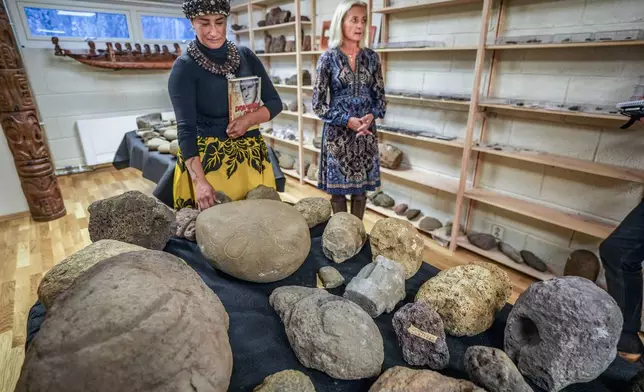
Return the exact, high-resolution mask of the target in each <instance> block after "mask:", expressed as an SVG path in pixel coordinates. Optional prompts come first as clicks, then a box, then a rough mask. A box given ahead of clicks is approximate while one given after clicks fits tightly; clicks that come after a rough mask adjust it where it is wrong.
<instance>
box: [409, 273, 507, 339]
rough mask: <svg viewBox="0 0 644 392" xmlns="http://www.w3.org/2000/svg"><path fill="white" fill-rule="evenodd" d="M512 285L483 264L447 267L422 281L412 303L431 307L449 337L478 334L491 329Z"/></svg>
mask: <svg viewBox="0 0 644 392" xmlns="http://www.w3.org/2000/svg"><path fill="white" fill-rule="evenodd" d="M511 293H512V286H511V284H510V277H509V276H508V274H507V273H506V272H505V271H503V270H502V269H500V268H499V267H497V266H495V265H493V264H490V263H483V262H476V263H472V264H468V265H459V266H457V267H452V268H448V269H446V270H443V271H441V272H439V273H438V275H436V276H434V277H433V278H431V279H429V280H428V281H427V282H425V283H424V284H423V285H422V286H421V287H420V289H419V290H418V293H417V294H416V300H415V301H416V302H421V303H425V304H428V305H430V306H431V307H433V308H434V309H435V310H436V311H437V312H438V314H440V316H441V318H442V319H443V323H444V324H445V331H446V332H447V333H448V334H450V335H453V336H474V335H478V334H480V333H482V332H484V331H486V330H487V329H488V328H490V327H491V326H492V323H493V322H494V316H495V315H496V313H497V312H498V311H499V310H501V309H502V308H503V306H505V303H506V302H507V300H508V298H510V294H511Z"/></svg>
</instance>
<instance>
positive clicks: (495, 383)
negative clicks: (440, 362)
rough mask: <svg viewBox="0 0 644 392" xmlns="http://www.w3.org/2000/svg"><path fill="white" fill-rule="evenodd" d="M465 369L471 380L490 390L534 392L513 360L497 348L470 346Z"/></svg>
mask: <svg viewBox="0 0 644 392" xmlns="http://www.w3.org/2000/svg"><path fill="white" fill-rule="evenodd" d="M465 371H467V375H468V376H469V378H470V380H472V381H474V382H475V383H476V384H477V385H481V386H483V387H485V389H487V390H488V391H490V392H502V391H508V392H532V388H530V386H529V385H528V384H527V383H526V382H525V380H524V379H523V376H522V375H521V373H519V369H517V367H516V366H515V365H514V363H513V362H512V360H511V359H510V358H509V357H508V356H507V355H506V354H505V353H504V352H503V351H502V350H499V349H497V348H492V347H484V346H471V347H468V349H467V350H466V351H465Z"/></svg>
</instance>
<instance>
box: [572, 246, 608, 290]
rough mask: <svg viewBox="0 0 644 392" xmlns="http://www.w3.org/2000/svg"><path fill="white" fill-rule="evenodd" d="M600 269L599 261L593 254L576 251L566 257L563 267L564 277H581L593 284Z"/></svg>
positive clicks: (580, 250)
mask: <svg viewBox="0 0 644 392" xmlns="http://www.w3.org/2000/svg"><path fill="white" fill-rule="evenodd" d="M600 269H601V265H600V263H599V259H598V258H597V256H596V255H595V254H594V253H593V252H591V251H589V250H585V249H578V250H575V251H573V252H572V253H570V256H568V261H566V266H565V267H564V276H581V277H582V278H586V279H588V280H591V281H593V282H594V281H596V280H597V277H598V276H599V270H600Z"/></svg>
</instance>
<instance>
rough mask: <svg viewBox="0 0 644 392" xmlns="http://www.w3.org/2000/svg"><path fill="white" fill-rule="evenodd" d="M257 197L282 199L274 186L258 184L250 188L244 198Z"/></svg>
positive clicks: (254, 198)
mask: <svg viewBox="0 0 644 392" xmlns="http://www.w3.org/2000/svg"><path fill="white" fill-rule="evenodd" d="M258 199H267V200H276V201H282V198H281V197H280V194H279V193H278V192H277V190H276V189H275V188H271V187H269V186H266V185H263V184H260V185H258V186H256V187H255V188H254V189H252V190H250V191H249V192H248V193H247V194H246V200H258Z"/></svg>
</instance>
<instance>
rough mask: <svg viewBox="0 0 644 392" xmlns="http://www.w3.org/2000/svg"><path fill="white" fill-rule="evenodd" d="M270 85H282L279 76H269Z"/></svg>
mask: <svg viewBox="0 0 644 392" xmlns="http://www.w3.org/2000/svg"><path fill="white" fill-rule="evenodd" d="M271 83H273V84H282V78H280V77H279V76H271Z"/></svg>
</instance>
